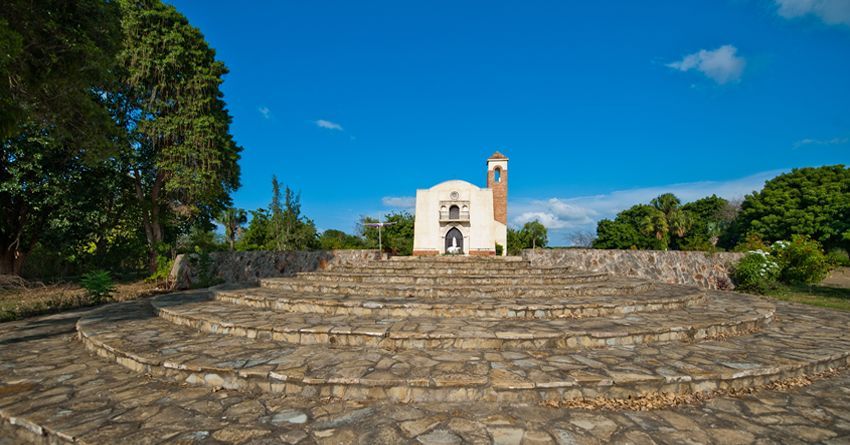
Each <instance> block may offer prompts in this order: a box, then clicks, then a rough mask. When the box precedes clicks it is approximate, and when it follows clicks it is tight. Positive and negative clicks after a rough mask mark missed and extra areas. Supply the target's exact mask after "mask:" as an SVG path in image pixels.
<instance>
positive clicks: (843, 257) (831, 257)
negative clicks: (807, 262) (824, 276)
mask: <svg viewBox="0 0 850 445" xmlns="http://www.w3.org/2000/svg"><path fill="white" fill-rule="evenodd" d="M826 259H827V260H828V261H829V263H830V264H831V265H833V266H843V267H850V255H848V254H847V251H846V250H844V249H842V248H840V247H836V248H834V249H832V250H830V251H829V252H828V253H827V254H826Z"/></svg>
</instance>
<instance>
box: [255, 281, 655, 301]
mask: <svg viewBox="0 0 850 445" xmlns="http://www.w3.org/2000/svg"><path fill="white" fill-rule="evenodd" d="M260 286H262V287H266V288H271V289H278V290H280V291H285V292H298V293H312V294H322V295H349V296H358V297H412V298H455V299H458V300H463V299H466V298H471V297H472V298H475V297H481V296H492V297H497V298H541V297H549V298H559V297H572V296H588V295H633V294H636V293H640V292H646V291H649V290H651V289H653V288H654V286H655V285H654V284H653V283H650V282H647V281H641V280H627V279H620V280H606V281H596V282H589V283H576V284H563V285H524V286H504V285H448V286H444V285H438V286H434V285H425V284H406V285H405V284H383V283H333V282H311V281H307V280H303V279H300V278H289V277H286V278H265V279H261V280H260Z"/></svg>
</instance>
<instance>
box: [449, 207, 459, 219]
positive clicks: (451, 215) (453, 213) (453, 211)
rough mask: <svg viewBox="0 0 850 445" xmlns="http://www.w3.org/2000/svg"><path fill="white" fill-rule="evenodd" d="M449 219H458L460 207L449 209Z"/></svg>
mask: <svg viewBox="0 0 850 445" xmlns="http://www.w3.org/2000/svg"><path fill="white" fill-rule="evenodd" d="M449 219H460V207H458V206H451V207H449Z"/></svg>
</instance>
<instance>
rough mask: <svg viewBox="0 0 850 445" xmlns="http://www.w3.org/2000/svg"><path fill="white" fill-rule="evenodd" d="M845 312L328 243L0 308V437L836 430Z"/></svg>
mask: <svg viewBox="0 0 850 445" xmlns="http://www.w3.org/2000/svg"><path fill="white" fill-rule="evenodd" d="M490 269H492V270H491V275H498V274H504V275H505V278H504V279H502V280H499V279H495V280H491V276H490V275H488V273H487V270H490ZM335 275H336V276H338V277H339V278H340V279H339V280H334V279H333V277H334V276H335ZM600 277H601V278H600ZM443 278H450V279H451V280H448V282H450V283H455V284H454V285H450V284H446V283H447V281H446V280H442V281H441V279H443ZM434 283H437V284H434ZM316 286H318V290H317V288H316ZM323 286H324V287H329V288H335V289H337V290H336V291H329V292H321V291H322V289H323ZM848 326H850V313H844V312H834V311H828V310H822V309H817V308H811V307H804V306H797V305H791V304H787V303H781V302H773V301H768V300H764V299H760V298H756V297H751V296H746V295H742V294H737V293H731V292H719V291H703V290H699V289H695V288H691V287H685V286H673V285H663V284H655V283H647V282H644V281H640V280H635V279H617V278H609V277H605V276H602V275H600V274H596V273H592V272H581V271H573V270H567V269H565V268H548V269H545V268H534V267H531V266H530V265H529V264H528V263H527V262H524V261H521V260H518V259H515V258H511V259H508V260H506V261H502V260H498V259H481V260H470V259H466V258H435V259H427V260H407V259H400V260H393V261H384V262H360V263H356V264H352V265H335V266H333V267H332V268H331V269H329V270H325V271H321V272H315V273H304V274H298V275H297V276H294V277H288V278H275V279H269V280H263V281H262V286H261V287H241V286H225V287H222V288H219V289H213V290H198V291H191V292H184V293H177V294H172V295H166V296H161V297H157V298H154V299H150V300H142V301H135V302H127V303H118V304H112V305H107V306H104V307H101V308H97V309H93V310H87V311H79V312H71V313H65V314H58V315H54V316H49V317H43V318H40V319H34V320H26V321H21V322H14V323H7V324H3V325H0V420H2V422H0V445H5V444H6V443H20V442H35V443H63V442H76V443H95V444H96V443H116V442H119V441H120V442H126V443H130V444H133V443H211V444H212V443H215V444H218V443H256V444H260V443H263V444H265V443H308V444H309V443H406V442H414V443H425V444H444V443H464V442H466V443H499V444H521V443H522V444H535V443H561V444H574V443H723V444H731V443H850V374H848V372H847V371H844V369H846V368H847V366H848V365H849V364H850V331H848ZM812 379H814V380H813V381H812ZM591 407H593V408H602V409H593V410H591V409H586V408H591ZM645 408H653V410H651V411H641V410H640V409H645Z"/></svg>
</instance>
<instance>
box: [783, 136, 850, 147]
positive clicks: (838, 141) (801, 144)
mask: <svg viewBox="0 0 850 445" xmlns="http://www.w3.org/2000/svg"><path fill="white" fill-rule="evenodd" d="M848 142H850V138H832V139H809V138H806V139H801V140H799V141H797V142H795V143H794V148H800V147H805V146H807V145H843V144H846V143H848Z"/></svg>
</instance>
